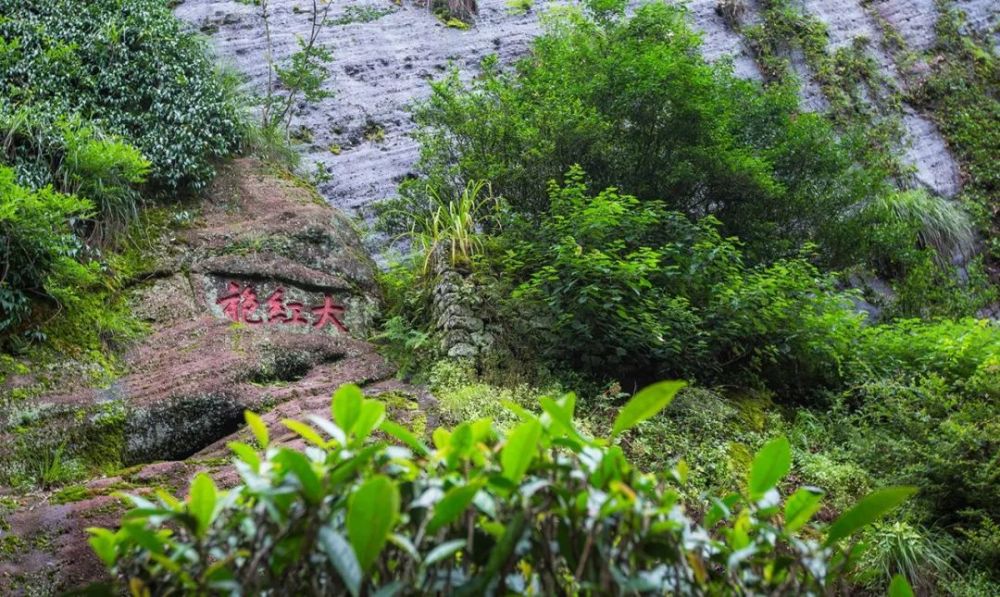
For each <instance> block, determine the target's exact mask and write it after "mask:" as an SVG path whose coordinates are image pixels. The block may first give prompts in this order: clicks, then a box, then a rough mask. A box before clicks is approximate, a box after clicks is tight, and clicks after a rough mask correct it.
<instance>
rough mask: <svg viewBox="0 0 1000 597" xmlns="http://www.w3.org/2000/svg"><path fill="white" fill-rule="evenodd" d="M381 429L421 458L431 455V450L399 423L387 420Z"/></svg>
mask: <svg viewBox="0 0 1000 597" xmlns="http://www.w3.org/2000/svg"><path fill="white" fill-rule="evenodd" d="M379 429H381V430H382V431H384V432H386V433H388V434H389V435H391V436H392V437H394V438H396V439H398V440H399V441H401V442H403V443H404V444H405V445H406V446H407V447H409V448H410V449H411V450H413V451H414V452H416V453H417V454H418V455H420V456H426V455H427V454H430V448H428V447H427V446H426V445H424V443H423V442H422V441H420V440H419V439H417V436H416V435H414V434H413V433H412V432H411V431H410V430H409V429H407V428H406V427H403V426H402V425H400V424H398V423H395V422H393V421H390V420H388V419H386V420H385V421H382V423H381V424H380V425H379Z"/></svg>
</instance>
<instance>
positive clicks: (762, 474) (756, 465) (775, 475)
mask: <svg viewBox="0 0 1000 597" xmlns="http://www.w3.org/2000/svg"><path fill="white" fill-rule="evenodd" d="M790 470H792V446H791V444H789V443H788V438H786V437H776V438H774V439H772V440H771V441H769V442H767V443H766V444H764V447H762V448H761V449H760V451H758V452H757V455H756V456H754V457H753V462H752V463H751V464H750V474H749V477H748V480H747V485H748V489H749V490H750V499H752V500H759V499H760V498H761V497H763V496H764V494H765V493H767V492H768V491H770V490H771V489H774V488H775V487H776V486H777V485H778V482H779V481H781V480H782V479H783V478H785V475H787V474H788V471H790Z"/></svg>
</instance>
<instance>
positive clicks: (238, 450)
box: [226, 442, 260, 472]
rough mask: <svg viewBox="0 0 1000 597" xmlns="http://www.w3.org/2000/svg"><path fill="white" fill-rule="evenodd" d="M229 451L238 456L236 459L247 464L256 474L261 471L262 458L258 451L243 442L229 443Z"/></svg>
mask: <svg viewBox="0 0 1000 597" xmlns="http://www.w3.org/2000/svg"><path fill="white" fill-rule="evenodd" d="M226 445H227V446H229V449H230V450H232V451H233V453H234V454H236V457H237V458H239V459H240V460H242V461H243V462H245V463H247V464H248V465H249V466H250V468H251V469H253V471H254V472H257V471H259V470H260V456H258V455H257V451H256V450H254V449H253V448H251V447H250V446H249V445H247V444H245V443H243V442H229V443H228V444H226Z"/></svg>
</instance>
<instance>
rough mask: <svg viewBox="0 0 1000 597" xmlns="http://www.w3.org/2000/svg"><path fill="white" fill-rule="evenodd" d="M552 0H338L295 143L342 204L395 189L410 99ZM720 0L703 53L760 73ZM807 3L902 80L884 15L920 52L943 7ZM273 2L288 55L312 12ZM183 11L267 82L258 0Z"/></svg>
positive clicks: (353, 207)
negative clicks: (463, 19) (323, 72)
mask: <svg viewBox="0 0 1000 597" xmlns="http://www.w3.org/2000/svg"><path fill="white" fill-rule="evenodd" d="M556 4H558V3H557V2H536V4H535V9H534V10H532V11H531V12H529V13H527V14H513V13H512V12H511V10H510V9H509V7H508V6H507V2H506V0H482V1H480V2H478V6H479V13H478V15H477V17H476V20H475V24H474V25H473V26H472V27H471V28H470V29H468V30H460V29H454V28H448V27H445V26H444V25H443V24H442V23H441V22H440V21H439V20H438V19H437V18H436V17H435V16H434V15H432V14H431V13H430V12H428V10H427V8H426V7H424V6H415V5H411V4H409V3H405V2H404V3H403V4H402V6H398V7H393V6H392V5H388V4H386V3H380V2H377V1H376V0H362V1H361V3H356V2H354V1H353V0H333V2H332V9H331V13H330V21H331V24H330V26H328V27H327V28H326V29H325V30H324V32H323V34H322V37H321V39H320V42H321V43H324V44H325V45H326V46H327V47H328V48H329V49H330V50H331V51H332V52H333V57H334V58H333V62H332V64H331V65H330V67H331V68H330V72H331V79H330V81H329V82H328V83H327V88H328V91H330V92H332V93H333V96H332V97H331V98H329V99H326V100H323V101H321V102H320V103H318V104H316V105H305V106H302V108H303V112H302V113H301V114H300V115H298V116H297V117H296V118H295V119H294V120H293V129H296V130H298V131H299V133H300V134H299V137H300V138H303V139H305V141H304V142H303V144H302V145H301V147H300V148H299V149H300V152H301V153H302V154H303V156H304V158H305V162H306V164H305V166H306V169H307V170H308V171H310V172H312V171H314V170H315V169H317V168H318V170H319V171H320V172H322V175H323V177H327V176H328V177H329V180H327V181H325V182H322V183H321V184H320V185H319V189H320V192H321V194H322V195H323V197H324V198H325V199H326V200H327V201H329V202H330V203H331V204H332V205H335V206H337V207H339V208H341V209H345V210H348V211H357V210H360V211H363V210H364V208H365V207H367V206H369V205H371V204H373V203H375V202H378V201H380V200H382V199H385V198H387V197H391V196H393V195H394V194H395V192H396V186H397V185H398V183H399V182H400V181H401V180H403V179H404V178H405V177H406V176H408V175H410V174H411V172H412V170H413V165H414V164H415V163H416V160H417V158H418V150H419V148H418V145H417V143H416V141H415V140H414V139H412V138H411V137H410V133H411V132H412V131H413V128H414V126H413V123H412V121H411V119H410V116H409V113H408V111H407V106H408V105H409V104H411V103H412V102H413V101H414V100H419V99H421V98H424V97H426V96H427V94H428V93H429V91H430V86H429V84H428V83H429V81H431V80H433V79H435V78H439V77H440V76H441V75H443V74H444V73H445V72H446V71H447V70H448V69H449V68H451V67H455V68H457V69H458V70H459V71H460V73H461V74H462V76H464V77H466V78H468V77H472V76H474V75H475V74H476V73H477V72H478V70H479V63H480V61H481V59H482V58H483V57H484V56H486V55H489V54H496V55H497V57H498V59H499V60H500V63H501V64H510V63H511V62H513V61H514V60H515V59H516V58H518V57H520V56H523V55H524V54H526V53H527V51H528V48H529V44H530V41H531V39H532V37H534V36H535V35H537V34H538V33H539V31H540V30H541V25H540V23H539V15H540V14H541V13H542V12H544V11H545V10H546V9H547V8H549V7H551V6H555V5H556ZM632 4H633V5H636V4H638V2H632ZM720 4H721V3H720V2H719V0H691V1H690V2H688V3H687V6H688V9H689V12H690V15H691V20H692V23H693V25H694V26H695V27H696V28H697V29H699V30H701V31H702V32H703V35H704V46H703V51H704V53H705V55H706V57H708V58H709V59H711V60H718V59H722V58H726V57H729V58H731V59H732V61H733V64H734V67H735V69H736V72H737V74H739V75H740V76H745V77H749V78H754V79H760V78H761V74H760V69H759V68H758V66H757V64H756V63H755V62H754V59H753V57H752V54H751V53H750V52H749V48H748V47H747V44H746V41H745V40H744V39H742V37H741V36H740V34H739V33H737V32H735V31H734V29H733V27H732V26H731V24H730V23H729V22H727V21H729V20H730V19H729V18H728V17H726V16H725V13H726V11H725V10H724V9H723V8H722V7H721V6H720ZM730 4H733V5H734V6H736V5H738V6H739V7H740V10H739V12H740V17H739V20H740V21H741V22H744V23H750V24H752V23H754V22H757V21H758V20H759V13H760V5H759V3H758V2H757V0H734V2H731V3H730ZM801 6H802V9H803V10H804V11H805V12H806V13H807V14H808V15H811V16H814V17H816V18H818V19H820V20H822V21H823V22H824V23H826V25H827V29H828V33H829V43H828V48H829V50H831V51H832V50H834V49H836V48H840V47H844V46H848V45H850V44H852V43H853V41H854V40H855V39H857V38H861V37H864V38H866V39H868V40H870V41H871V42H873V43H870V44H869V49H868V52H869V53H870V54H871V55H872V56H873V58H875V60H876V62H877V63H878V64H879V65H881V67H882V68H883V70H884V74H885V75H886V76H887V77H888V78H889V79H890V80H893V81H896V82H897V83H899V82H900V74H899V73H898V72H897V66H896V65H895V63H894V58H893V57H892V56H891V55H890V54H889V53H888V52H887V51H886V50H884V49H883V48H882V47H881V44H880V42H881V40H882V38H883V26H888V27H890V28H892V29H893V30H894V31H896V32H898V33H899V34H900V36H901V37H902V39H903V40H904V42H905V43H906V44H907V45H908V47H909V48H910V49H912V50H915V51H922V50H925V49H927V48H929V47H930V46H931V45H932V44H933V41H934V24H935V22H936V21H937V15H938V13H937V8H936V3H935V2H933V0H875V1H874V2H867V1H864V0H806V1H805V2H804V3H803V4H802V5H801ZM271 7H272V9H271V10H272V29H273V31H274V42H275V50H276V52H275V55H276V58H277V59H278V60H280V59H282V58H283V57H286V56H288V55H289V54H290V53H291V52H292V51H293V50H294V49H295V47H296V42H295V39H296V36H302V35H305V34H306V33H307V31H308V26H309V17H308V15H307V14H306V11H305V10H303V9H302V6H300V3H299V2H297V1H296V0H271ZM955 7H956V8H957V9H958V10H962V11H964V12H965V13H966V15H967V23H968V27H969V29H970V30H971V31H975V32H978V33H980V34H984V35H992V36H993V38H994V39H995V40H997V43H998V44H1000V33H998V31H1000V29H998V27H997V25H998V23H1000V9H998V5H997V3H996V2H995V1H994V0H956V2H955ZM386 12H388V14H384V15H383V16H379V15H380V14H382V13H386ZM176 14H177V15H178V16H179V17H180V18H182V19H183V20H185V21H187V22H189V23H191V25H192V26H193V27H195V28H198V29H200V30H202V31H204V32H206V33H208V34H209V35H210V36H211V40H212V43H213V45H214V47H215V49H216V50H217V52H218V54H219V56H220V59H221V60H222V61H223V62H225V63H228V64H231V65H232V66H234V67H235V68H236V69H237V70H239V71H240V72H242V73H243V74H244V75H246V77H247V79H248V83H249V86H250V88H252V89H255V90H258V91H259V90H262V89H263V88H264V87H265V81H266V72H267V69H266V62H265V60H264V56H265V42H264V35H263V29H262V24H261V21H260V19H259V18H258V17H257V16H256V14H255V12H254V9H253V8H252V7H250V6H247V5H246V4H242V3H239V2H237V1H235V0H183V2H181V3H180V4H179V5H178V6H177V8H176ZM365 15H367V16H365ZM792 59H793V60H792V62H793V67H794V68H795V70H796V72H797V73H798V74H799V75H800V78H801V79H802V102H803V106H804V108H805V109H808V110H823V109H826V107H827V103H826V99H825V98H824V97H823V95H822V92H821V91H820V89H819V87H818V85H817V84H816V83H815V81H814V80H813V78H814V77H813V74H812V73H811V72H810V70H809V68H808V66H807V65H806V64H805V61H804V59H803V58H802V56H797V57H796V56H792ZM901 116H902V124H903V127H904V129H905V135H904V137H905V138H904V139H903V145H904V147H902V148H901V149H902V150H903V153H904V158H903V159H904V161H905V162H906V163H908V164H910V165H912V166H913V167H914V169H915V172H916V173H915V176H914V179H915V182H916V183H919V184H921V185H923V186H925V187H927V188H928V189H930V190H931V191H933V192H934V193H937V194H939V195H942V196H952V195H954V194H955V193H956V192H957V191H958V190H959V186H960V181H959V176H958V166H957V165H956V163H955V161H954V159H953V158H952V156H951V155H950V153H949V151H948V148H947V144H946V143H945V141H944V139H943V138H942V136H941V134H940V132H939V131H938V130H937V127H936V126H935V125H934V123H933V118H931V116H932V115H926V114H919V113H917V112H915V111H913V110H912V109H909V108H906V107H905V106H904V109H903V113H902V114H901Z"/></svg>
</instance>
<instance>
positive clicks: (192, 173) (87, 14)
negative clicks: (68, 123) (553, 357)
mask: <svg viewBox="0 0 1000 597" xmlns="http://www.w3.org/2000/svg"><path fill="white" fill-rule="evenodd" d="M0 15H3V18H0V39H3V40H5V41H4V43H3V44H2V45H0V92H2V93H0V95H2V96H3V97H4V98H5V100H6V101H7V102H9V103H11V104H13V105H14V106H15V107H19V108H32V109H36V110H42V111H44V112H45V113H46V114H51V115H60V116H65V117H74V116H77V117H79V118H82V119H84V120H86V121H87V122H88V123H89V126H93V127H95V128H97V129H99V130H101V131H103V132H104V133H106V134H109V135H117V136H119V137H121V138H123V139H127V140H128V142H129V143H130V144H132V145H134V146H135V147H137V148H138V149H139V151H141V152H142V154H143V156H145V158H146V159H148V160H149V161H150V163H151V164H152V172H151V177H150V180H151V182H152V183H153V184H154V185H156V186H158V187H162V188H163V189H164V190H166V191H176V190H184V189H192V188H199V187H202V186H204V185H205V184H206V183H207V182H208V180H209V179H210V178H211V176H212V174H213V168H212V160H213V159H217V158H221V157H223V156H225V155H228V154H229V153H231V152H232V151H233V150H234V149H235V148H236V147H237V144H238V142H239V139H240V130H241V125H240V118H239V102H238V101H237V100H236V98H235V95H234V93H233V87H232V84H231V83H230V84H227V83H225V82H224V81H223V79H221V78H220V77H219V76H218V75H217V73H216V71H215V69H214V67H213V65H212V63H211V61H210V60H209V58H208V56H207V55H206V52H205V48H204V46H203V44H202V42H201V41H199V39H198V38H197V37H195V36H194V35H193V34H191V33H187V32H184V31H182V29H181V24H180V22H179V21H177V19H175V18H174V16H173V15H172V14H171V13H170V9H169V8H168V7H167V4H166V3H164V2H161V1H159V0H128V1H127V2H122V1H121V0H94V1H92V2H83V3H81V2H75V1H73V0H54V1H52V0H44V1H43V0H0ZM39 149H41V148H39Z"/></svg>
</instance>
